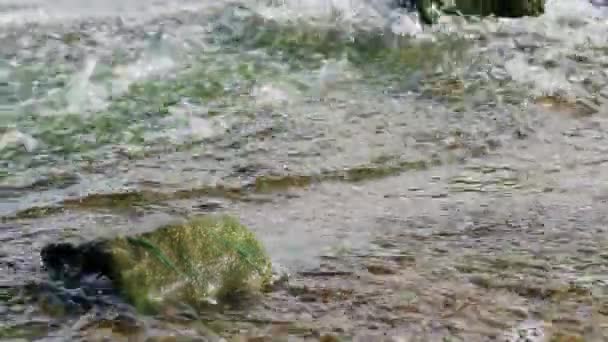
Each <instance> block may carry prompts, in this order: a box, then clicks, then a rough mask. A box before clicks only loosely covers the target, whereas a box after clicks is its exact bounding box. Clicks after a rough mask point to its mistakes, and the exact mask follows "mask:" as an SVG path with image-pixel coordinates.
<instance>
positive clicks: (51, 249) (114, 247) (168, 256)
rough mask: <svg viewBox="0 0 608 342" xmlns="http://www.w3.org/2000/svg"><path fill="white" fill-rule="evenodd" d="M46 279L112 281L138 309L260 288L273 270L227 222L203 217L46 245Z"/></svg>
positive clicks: (247, 235) (256, 246) (248, 237)
mask: <svg viewBox="0 0 608 342" xmlns="http://www.w3.org/2000/svg"><path fill="white" fill-rule="evenodd" d="M41 257H42V261H43V264H44V265H45V267H46V268H47V270H48V271H49V272H50V274H51V277H53V278H55V279H60V280H62V281H63V282H64V283H65V284H66V285H67V286H80V284H81V282H82V279H85V278H87V277H89V278H90V275H97V276H105V277H107V278H109V279H111V281H112V283H113V285H114V287H115V288H116V289H117V290H118V291H119V292H120V293H121V295H122V296H123V297H125V298H126V299H127V300H128V301H129V302H131V303H132V304H133V305H135V306H136V307H137V308H138V309H141V310H149V309H154V308H155V307H156V305H157V304H159V303H161V302H165V301H171V302H186V303H190V304H193V305H202V304H205V303H206V302H215V301H216V300H224V299H238V298H239V295H241V294H246V293H252V292H255V291H258V290H261V289H262V287H264V286H265V285H267V284H268V282H269V281H270V279H271V264H270V261H269V258H268V256H267V255H266V253H265V251H264V249H263V247H262V246H261V244H260V243H259V242H258V241H257V240H256V238H255V236H254V234H253V233H252V232H251V231H250V230H248V229H247V228H246V227H244V226H242V225H241V224H239V222H238V221H237V220H235V219H233V218H231V217H227V216H201V217H196V218H193V219H191V220H189V221H188V222H186V223H183V224H174V225H167V226H164V227H161V228H159V229H157V230H154V231H152V232H147V233H143V234H137V235H131V236H118V237H115V238H113V239H105V240H95V241H90V242H86V243H83V244H80V245H74V244H69V243H57V244H51V245H48V246H46V247H45V248H44V249H43V250H42V252H41Z"/></svg>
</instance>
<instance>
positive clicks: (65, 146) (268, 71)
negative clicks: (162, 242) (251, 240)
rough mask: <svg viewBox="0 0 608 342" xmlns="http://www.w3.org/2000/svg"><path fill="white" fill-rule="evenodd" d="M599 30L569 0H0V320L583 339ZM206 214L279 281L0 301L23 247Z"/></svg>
mask: <svg viewBox="0 0 608 342" xmlns="http://www.w3.org/2000/svg"><path fill="white" fill-rule="evenodd" d="M606 32H608V7H607V8H601V7H593V6H592V5H591V4H590V3H589V2H588V1H584V0H548V3H547V8H546V13H545V14H544V15H543V16H541V17H538V18H520V19H496V18H486V19H484V20H478V19H475V18H470V19H468V20H466V19H465V18H460V17H444V18H443V19H442V22H441V23H440V24H439V25H436V26H434V27H422V26H421V25H420V24H419V22H418V21H417V18H416V17H415V15H413V14H412V13H407V12H404V11H403V10H399V9H395V8H392V7H391V6H388V5H387V4H386V2H384V1H380V0H367V1H364V0H282V1H278V0H275V1H271V0H268V1H263V2H262V1H257V2H256V1H247V0H242V1H241V0H235V1H228V0H221V1H191V0H179V1H171V2H170V3H168V2H166V1H152V0H137V1H129V2H125V1H114V0H112V1H99V0H95V1H77V0H61V1H52V2H51V1H48V0H38V1H34V0H31V1H29V0H28V1H17V0H0V215H1V216H2V220H1V221H0V241H2V245H0V271H1V272H2V274H3V276H2V280H1V283H0V289H2V290H0V295H3V294H4V295H3V296H4V297H6V299H5V300H3V302H0V317H2V323H0V338H7V339H8V338H22V339H25V340H45V341H63V340H69V341H72V340H91V341H93V340H104V338H106V340H107V339H108V338H109V340H125V341H126V340H135V341H139V340H142V341H144V340H163V341H168V340H179V339H177V337H171V336H177V335H180V336H182V337H181V338H183V339H181V340H193V341H194V340H197V339H196V338H195V337H193V336H199V337H198V338H199V340H217V339H219V337H218V336H220V335H221V336H224V337H230V336H235V335H245V336H255V337H257V338H262V337H268V338H269V336H278V335H280V336H284V337H285V336H290V337H291V338H293V339H298V338H299V339H312V340H315V339H316V340H318V339H319V336H320V335H322V334H332V336H333V335H335V336H349V337H351V338H355V339H356V340H370V341H378V340H382V339H387V340H393V341H410V340H411V341H417V340H420V341H461V340H462V341H486V340H494V339H497V340H501V339H502V340H507V341H516V340H521V341H524V340H525V338H528V340H530V341H545V340H546V341H549V338H550V336H553V338H554V340H558V339H556V338H558V337H556V336H562V337H563V340H564V341H566V340H567V341H575V340H576V339H575V338H578V337H575V336H579V337H580V338H585V339H584V340H585V341H602V340H603V338H604V337H603V336H604V335H606V333H607V332H605V331H604V329H605V325H606V324H608V317H607V316H606V315H608V309H606V307H605V305H606V304H608V302H607V301H606V297H605V295H604V290H605V289H606V286H607V285H608V279H607V278H606V274H608V273H607V271H608V264H607V261H606V260H608V254H607V253H606V250H605V247H606V246H608V240H607V239H606V237H607V235H605V234H606V233H607V227H608V226H607V224H608V212H607V211H606V209H607V208H608V172H607V171H605V170H606V165H608V157H607V153H608V145H607V143H606V142H607V141H608V140H607V139H606V138H607V133H606V132H608V114H607V113H608V34H606ZM209 211H221V212H228V213H232V214H234V215H236V216H237V217H239V219H240V220H241V221H243V222H244V223H246V224H248V225H249V226H250V227H251V228H252V229H254V230H255V232H256V234H257V235H258V236H259V237H260V239H261V240H262V241H263V242H264V244H265V246H266V247H267V249H268V251H269V253H270V254H271V256H272V258H273V260H274V261H275V263H276V264H277V265H281V266H282V267H284V268H285V269H286V270H287V271H288V272H289V273H291V274H292V276H291V280H290V284H289V286H288V287H286V288H281V289H277V290H276V291H274V292H271V293H269V294H267V295H266V296H265V297H264V298H262V299H261V301H260V302H259V303H258V304H256V305H253V306H251V307H249V308H247V309H243V308H240V309H238V310H237V309H234V310H228V309H223V310H222V311H221V312H215V313H190V314H191V315H190V316H188V315H184V313H183V312H178V313H177V314H176V313H171V312H170V313H166V314H165V315H164V316H160V317H146V316H143V315H136V314H133V313H132V310H130V309H129V308H128V307H125V306H124V304H121V303H115V304H113V305H110V306H109V308H108V307H107V306H104V307H97V306H95V305H93V306H92V308H90V309H87V310H85V311H83V312H81V313H80V314H77V315H76V314H69V313H66V310H63V309H62V310H58V309H57V307H61V308H63V306H62V305H64V304H57V303H56V304H54V305H52V304H49V302H52V301H51V300H49V299H48V298H56V297H52V296H51V297H44V296H43V297H44V298H46V299H44V298H43V299H40V300H38V301H34V302H32V301H25V302H23V301H16V300H13V299H11V296H10V292H11V289H13V288H16V287H19V286H21V285H23V284H25V283H27V282H28V281H29V280H31V279H43V278H44V273H43V272H41V271H40V269H39V268H40V267H39V257H38V253H39V251H40V248H41V247H42V246H44V245H45V244H46V243H49V242H51V241H57V240H76V241H78V240H82V239H89V238H94V237H105V236H112V234H116V233H124V232H127V231H139V230H146V229H152V228H154V227H156V226H158V225H159V224H161V223H163V222H169V221H171V220H173V219H175V218H179V217H185V216H187V215H192V214H199V213H205V212H209ZM49 307H50V309H49ZM57 311H60V313H58V312H57ZM119 311H122V312H123V313H117V312H119ZM129 312H131V313H129ZM180 315H181V316H180ZM177 316H179V317H182V318H181V319H177V318H176V317H177ZM184 316H188V317H190V319H184V318H183V317H184ZM191 316H195V318H192V317H191ZM201 322H205V324H204V325H203V323H201ZM176 334H177V335H176ZM560 334H561V335H560ZM188 336H190V337H188ZM522 336H523V337H522ZM526 336H527V337H526ZM606 336H608V335H606ZM171 338H173V339H171ZM328 338H329V337H326V338H325V340H327V341H329V340H331V339H328ZM568 338H570V339H568ZM258 340H263V339H256V341H258ZM580 340H581V341H582V340H583V339H580ZM576 341H578V340H576Z"/></svg>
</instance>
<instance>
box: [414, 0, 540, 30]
mask: <svg viewBox="0 0 608 342" xmlns="http://www.w3.org/2000/svg"><path fill="white" fill-rule="evenodd" d="M545 2H546V0H510V1H504V0H417V7H418V11H419V13H420V16H421V18H422V20H423V21H424V22H426V23H427V24H435V23H436V22H437V21H438V18H439V13H438V12H437V11H450V12H459V13H461V14H463V15H470V16H489V15H495V16H497V17H506V18H519V17H526V16H530V17H536V16H540V15H542V14H543V13H545ZM450 5H452V6H450Z"/></svg>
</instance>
